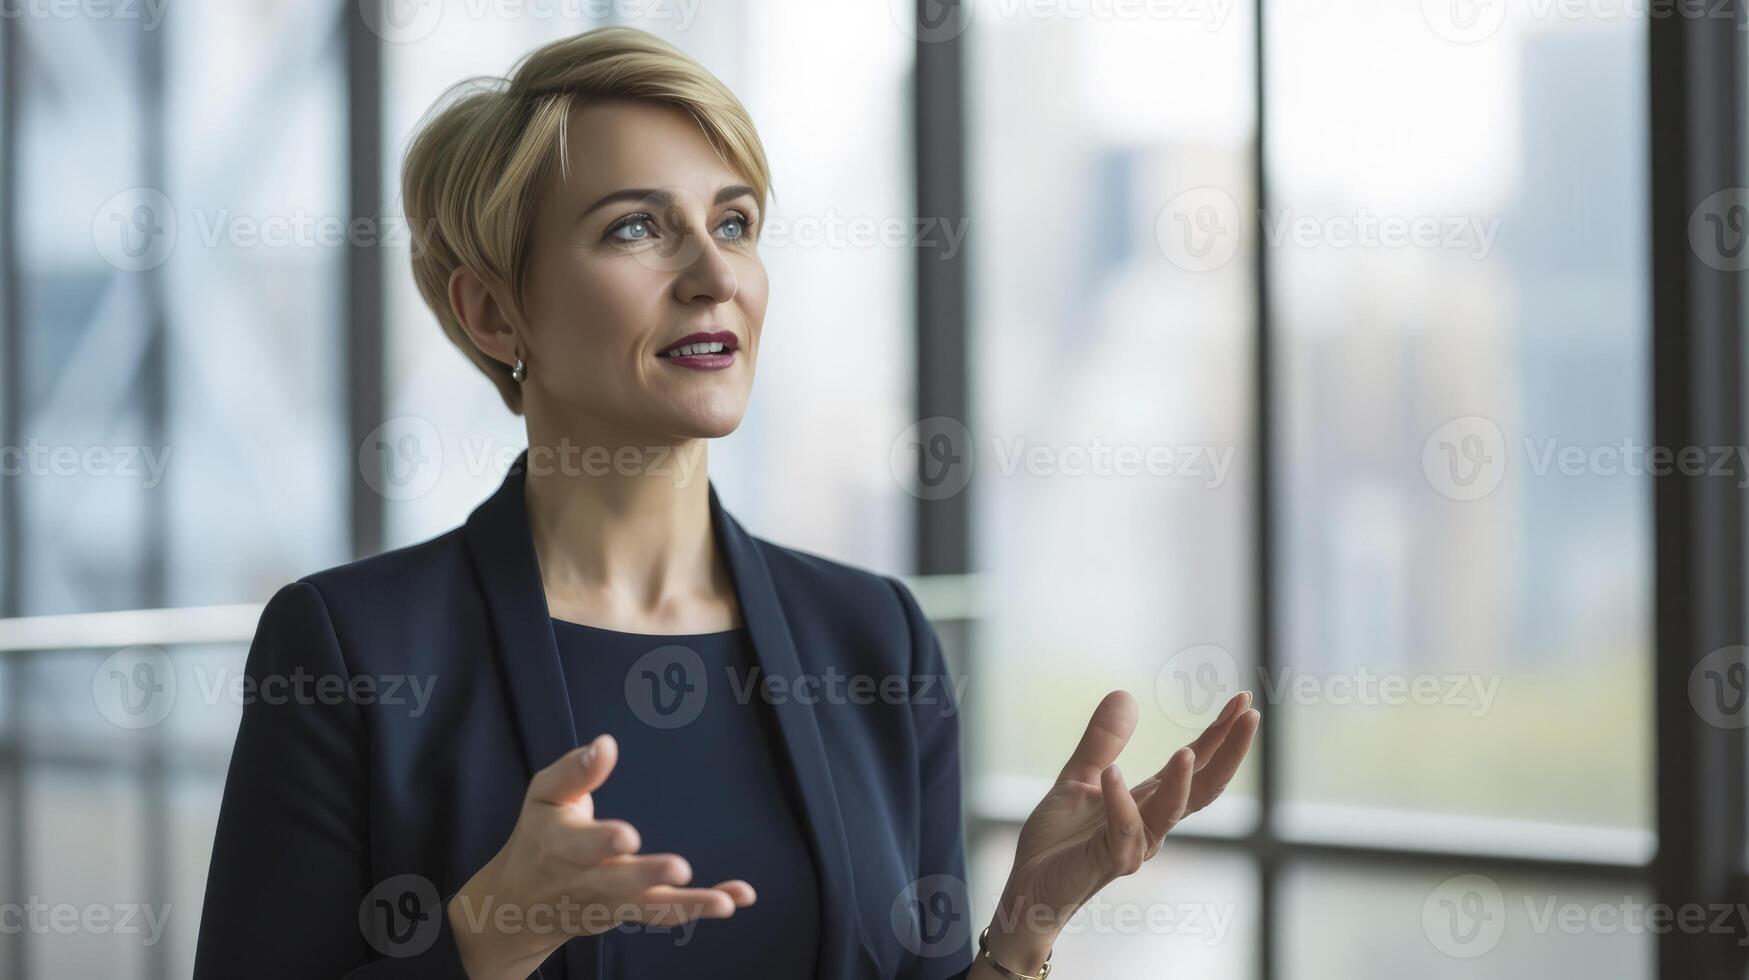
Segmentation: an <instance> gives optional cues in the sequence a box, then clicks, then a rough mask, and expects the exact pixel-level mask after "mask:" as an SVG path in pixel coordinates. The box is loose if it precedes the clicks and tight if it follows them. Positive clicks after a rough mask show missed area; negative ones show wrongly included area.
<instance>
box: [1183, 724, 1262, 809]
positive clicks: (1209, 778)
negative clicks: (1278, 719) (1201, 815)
mask: <svg viewBox="0 0 1749 980" xmlns="http://www.w3.org/2000/svg"><path fill="white" fill-rule="evenodd" d="M1262 720H1263V719H1262V716H1261V715H1259V714H1258V713H1257V710H1256V709H1255V708H1252V709H1249V710H1246V711H1244V712H1242V713H1240V715H1239V717H1238V718H1236V719H1234V720H1233V730H1232V733H1231V735H1230V736H1229V737H1228V738H1227V740H1226V742H1225V743H1224V744H1223V745H1222V746H1221V747H1220V750H1219V751H1218V752H1216V753H1215V757H1214V758H1213V759H1210V760H1209V763H1208V765H1207V766H1206V767H1205V768H1204V769H1203V770H1202V771H1201V772H1199V773H1197V774H1196V782H1195V785H1194V786H1192V787H1191V792H1190V810H1189V812H1190V813H1195V812H1196V811H1198V810H1201V809H1202V808H1203V807H1205V806H1208V805H1209V804H1210V803H1213V802H1214V801H1215V798H1216V797H1218V796H1220V795H1221V791H1222V790H1224V789H1226V788H1227V784H1228V783H1230V782H1232V780H1233V774H1234V773H1236V772H1238V771H1239V763H1241V762H1244V761H1245V753H1246V752H1248V751H1250V749H1251V739H1252V737H1253V736H1255V735H1256V734H1257V726H1258V725H1259V724H1260V723H1261V722H1262Z"/></svg>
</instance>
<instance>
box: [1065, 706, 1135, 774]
mask: <svg viewBox="0 0 1749 980" xmlns="http://www.w3.org/2000/svg"><path fill="white" fill-rule="evenodd" d="M1135 730H1136V699H1135V697H1134V695H1132V694H1130V692H1128V691H1113V692H1111V693H1110V694H1107V695H1106V696H1105V699H1104V700H1102V701H1100V702H1099V707H1097V708H1094V709H1093V717H1092V718H1091V719H1089V720H1088V722H1087V731H1086V732H1084V733H1083V734H1082V735H1081V742H1080V744H1078V745H1076V746H1075V752H1074V754H1073V755H1071V756H1069V761H1068V763H1067V764H1065V765H1064V766H1063V771H1062V772H1061V773H1060V774H1059V775H1058V776H1057V781H1058V782H1062V781H1063V780H1071V781H1073V782H1077V783H1086V784H1087V785H1089V786H1098V785H1100V778H1101V777H1100V774H1101V773H1102V772H1104V771H1105V768H1106V767H1107V766H1109V765H1111V764H1112V763H1113V762H1116V761H1117V757H1118V754H1119V753H1120V752H1122V751H1123V747H1124V746H1125V745H1127V744H1129V740H1130V735H1131V734H1133V733H1134V732H1135ZM1126 795H1127V794H1126Z"/></svg>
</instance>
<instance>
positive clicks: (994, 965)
mask: <svg viewBox="0 0 1749 980" xmlns="http://www.w3.org/2000/svg"><path fill="white" fill-rule="evenodd" d="M989 937H990V927H989V926H985V927H984V931H983V932H980V933H978V959H979V960H982V961H983V962H985V963H988V964H990V968H991V969H993V970H995V971H996V972H997V973H1000V974H1002V975H1003V976H1005V977H1013V978H1014V980H1045V977H1048V976H1050V975H1051V953H1052V952H1055V951H1056V947H1054V946H1053V947H1051V950H1050V952H1047V953H1045V965H1044V966H1043V967H1042V968H1040V970H1039V971H1038V976H1033V975H1032V974H1030V973H1021V972H1020V971H1018V970H1010V969H1009V968H1008V967H1006V966H1003V965H1002V961H1001V960H998V959H997V958H996V957H994V956H992V955H990V950H989V949H988V948H987V947H986V946H985V945H984V943H985V940H987V939H988V938H989Z"/></svg>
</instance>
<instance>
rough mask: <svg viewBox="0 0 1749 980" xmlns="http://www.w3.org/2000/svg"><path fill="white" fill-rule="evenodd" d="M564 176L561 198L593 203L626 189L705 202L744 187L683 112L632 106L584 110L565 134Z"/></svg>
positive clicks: (598, 106)
mask: <svg viewBox="0 0 1749 980" xmlns="http://www.w3.org/2000/svg"><path fill="white" fill-rule="evenodd" d="M565 153H566V157H567V158H568V160H569V167H568V170H569V173H568V174H561V175H558V177H559V179H561V180H562V181H563V184H564V186H563V187H561V188H560V192H561V193H562V194H564V195H565V196H566V197H568V198H570V199H572V200H574V201H585V200H587V201H593V200H595V199H596V198H598V197H601V196H602V195H604V194H608V193H611V192H613V191H616V190H622V189H624V188H627V187H649V188H662V189H668V188H674V189H679V190H684V191H691V192H693V193H694V194H696V195H698V196H699V197H700V198H702V199H704V200H710V198H711V196H712V195H714V194H715V193H716V191H717V189H718V188H720V187H722V186H724V185H725V184H740V183H747V182H748V181H746V180H744V179H743V178H742V177H741V176H739V175H737V174H736V173H735V172H734V171H732V170H730V169H729V167H728V166H727V165H726V164H725V163H724V162H723V161H722V160H721V159H720V158H719V157H718V156H717V154H716V151H715V150H713V149H712V148H711V145H710V141H709V140H707V139H705V135H704V131H703V130H702V129H700V128H699V125H698V123H697V122H696V121H694V120H693V118H692V117H691V116H690V115H688V114H687V113H686V112H685V110H682V109H679V108H676V107H674V106H668V105H662V104H659V103H653V102H640V101H635V100H613V101H606V102H597V103H592V104H589V105H586V106H584V107H582V108H581V109H579V110H577V111H576V112H573V113H572V114H571V119H570V123H569V125H568V126H567V127H566V130H565Z"/></svg>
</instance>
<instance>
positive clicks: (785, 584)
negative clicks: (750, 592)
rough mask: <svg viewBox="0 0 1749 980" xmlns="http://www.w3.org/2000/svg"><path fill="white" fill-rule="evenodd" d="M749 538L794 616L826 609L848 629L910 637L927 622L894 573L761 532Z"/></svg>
mask: <svg viewBox="0 0 1749 980" xmlns="http://www.w3.org/2000/svg"><path fill="white" fill-rule="evenodd" d="M753 541H754V543H755V545H756V546H757V547H758V549H759V553H760V555H761V556H762V557H763V558H764V559H765V564H766V567H767V568H768V569H770V571H771V580H772V584H773V585H774V586H775V587H776V589H777V592H778V596H779V598H780V599H781V600H782V602H783V603H784V607H785V612H786V613H788V614H789V615H790V616H792V617H794V616H795V615H797V614H798V613H804V612H806V613H809V614H815V615H824V616H826V617H829V618H830V619H831V620H833V621H835V622H838V623H841V624H844V625H846V626H849V627H851V628H852V629H861V630H869V631H872V632H873V633H875V634H876V635H887V636H891V635H893V634H900V635H910V636H911V637H913V638H914V637H916V636H918V635H920V633H921V632H922V631H923V630H924V629H925V628H927V626H928V624H927V621H926V620H925V618H924V615H923V611H922V609H921V608H920V607H919V606H918V603H917V599H916V597H915V596H914V595H913V594H912V592H911V589H910V587H908V586H907V585H906V584H905V583H904V581H902V580H901V579H900V578H899V577H898V576H895V575H888V574H885V573H882V572H876V571H873V570H870V569H867V568H861V567H858V566H856V565H852V564H850V563H848V562H843V561H838V560H837V559H833V558H828V557H826V556H824V555H821V554H817V553H815V552H812V551H807V550H804V549H801V548H793V547H788V546H786V545H780V544H777V543H775V542H772V541H768V540H766V539H764V538H760V537H754V538H753Z"/></svg>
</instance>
